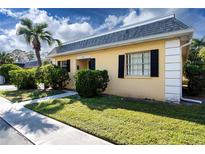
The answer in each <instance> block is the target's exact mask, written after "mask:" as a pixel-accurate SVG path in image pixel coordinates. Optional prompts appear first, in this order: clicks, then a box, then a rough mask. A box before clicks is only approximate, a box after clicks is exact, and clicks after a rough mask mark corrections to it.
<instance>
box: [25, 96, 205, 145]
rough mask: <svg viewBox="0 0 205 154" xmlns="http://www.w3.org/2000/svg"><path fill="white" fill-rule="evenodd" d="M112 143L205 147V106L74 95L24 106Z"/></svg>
mask: <svg viewBox="0 0 205 154" xmlns="http://www.w3.org/2000/svg"><path fill="white" fill-rule="evenodd" d="M26 107H27V108H29V109H33V110H35V111H37V112H39V113H42V114H44V115H47V116H49V117H52V118H54V119H57V120H59V121H62V122H64V123H66V124H68V125H71V126H74V127H76V128H79V129H81V130H83V131H85V132H88V133H90V134H94V135H96V136H99V137H101V138H103V139H106V140H108V141H110V142H113V143H116V144H205V106H204V105H194V106H185V105H171V104H165V103H157V102H156V103H149V102H140V101H128V100H125V99H123V98H120V97H113V96H103V97H97V98H89V99H81V98H79V97H78V96H73V97H68V98H63V99H56V100H53V101H47V102H42V103H39V104H29V105H26Z"/></svg>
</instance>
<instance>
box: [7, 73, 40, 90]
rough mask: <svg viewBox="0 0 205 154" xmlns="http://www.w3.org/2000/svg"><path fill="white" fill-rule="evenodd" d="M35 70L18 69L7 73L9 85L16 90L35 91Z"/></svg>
mask: <svg viewBox="0 0 205 154" xmlns="http://www.w3.org/2000/svg"><path fill="white" fill-rule="evenodd" d="M35 70H36V69H20V70H12V71H10V72H9V75H10V79H11V83H12V84H14V85H15V86H17V88H18V89H35V88H37V84H36V81H35Z"/></svg>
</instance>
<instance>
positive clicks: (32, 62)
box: [24, 60, 38, 68]
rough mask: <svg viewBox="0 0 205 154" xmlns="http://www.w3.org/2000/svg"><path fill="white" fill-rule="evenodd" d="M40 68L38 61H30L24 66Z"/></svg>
mask: <svg viewBox="0 0 205 154" xmlns="http://www.w3.org/2000/svg"><path fill="white" fill-rule="evenodd" d="M32 67H38V61H37V60H35V61H29V62H26V63H25V64H24V68H32Z"/></svg>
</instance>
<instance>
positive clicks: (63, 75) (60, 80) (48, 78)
mask: <svg viewBox="0 0 205 154" xmlns="http://www.w3.org/2000/svg"><path fill="white" fill-rule="evenodd" d="M35 78H36V81H37V83H44V84H45V87H46V88H47V87H52V88H53V89H62V88H64V87H65V86H66V84H68V82H69V80H70V79H69V74H68V72H67V71H65V70H63V69H62V68H60V67H57V66H55V65H52V64H48V65H43V66H41V67H39V68H37V70H36V73H35Z"/></svg>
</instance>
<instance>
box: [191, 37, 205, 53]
mask: <svg viewBox="0 0 205 154" xmlns="http://www.w3.org/2000/svg"><path fill="white" fill-rule="evenodd" d="M204 46H205V37H203V38H202V39H196V38H194V39H193V40H192V43H191V49H192V50H200V49H201V48H202V47H204Z"/></svg>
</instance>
